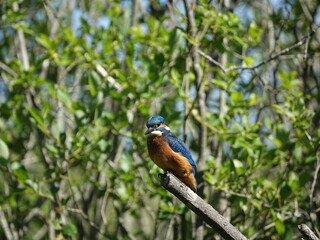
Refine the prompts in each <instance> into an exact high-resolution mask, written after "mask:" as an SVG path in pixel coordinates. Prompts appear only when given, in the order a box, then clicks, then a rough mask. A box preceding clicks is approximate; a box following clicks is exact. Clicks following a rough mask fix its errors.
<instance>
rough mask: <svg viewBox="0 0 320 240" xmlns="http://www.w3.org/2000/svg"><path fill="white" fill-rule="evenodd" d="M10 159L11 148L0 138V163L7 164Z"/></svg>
mask: <svg viewBox="0 0 320 240" xmlns="http://www.w3.org/2000/svg"><path fill="white" fill-rule="evenodd" d="M8 159H9V148H8V146H7V144H6V143H5V142H4V141H2V140H1V139H0V164H1V165H3V166H6V165H7V162H8Z"/></svg>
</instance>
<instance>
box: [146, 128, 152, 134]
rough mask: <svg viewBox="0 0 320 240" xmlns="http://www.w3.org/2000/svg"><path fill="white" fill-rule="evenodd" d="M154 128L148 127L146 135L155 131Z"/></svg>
mask: <svg viewBox="0 0 320 240" xmlns="http://www.w3.org/2000/svg"><path fill="white" fill-rule="evenodd" d="M153 130H154V129H153V128H148V129H147V131H146V132H145V133H144V135H148V134H149V133H151V132H153Z"/></svg>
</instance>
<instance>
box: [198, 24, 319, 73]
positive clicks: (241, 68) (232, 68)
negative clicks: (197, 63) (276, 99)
mask: <svg viewBox="0 0 320 240" xmlns="http://www.w3.org/2000/svg"><path fill="white" fill-rule="evenodd" d="M318 28H319V27H318ZM318 28H316V29H312V31H311V32H310V33H309V34H308V35H306V36H305V37H303V38H302V39H301V40H300V41H299V42H297V43H295V44H293V45H292V46H290V47H287V48H285V49H283V50H282V51H280V52H279V53H277V54H275V55H273V56H271V57H269V58H268V59H265V60H264V61H262V62H261V63H258V64H256V65H254V66H245V67H241V66H232V67H229V68H225V67H223V66H222V64H220V63H219V62H218V61H216V60H214V59H213V58H212V57H210V56H209V55H207V54H205V53H204V52H202V51H201V50H199V51H198V52H199V54H200V55H201V56H203V57H204V58H206V59H207V60H209V61H210V62H211V63H213V64H214V65H216V66H218V67H219V68H220V69H221V70H222V71H223V72H224V73H226V72H229V71H232V70H254V69H256V68H258V67H261V66H262V65H264V64H267V63H269V62H271V61H273V60H275V59H277V58H278V57H280V56H282V55H284V54H287V53H288V52H290V51H291V50H293V49H295V48H298V47H300V46H301V45H303V44H305V43H306V42H308V41H309V40H310V38H311V37H312V36H313V35H314V34H315V33H316V31H317V29H318Z"/></svg>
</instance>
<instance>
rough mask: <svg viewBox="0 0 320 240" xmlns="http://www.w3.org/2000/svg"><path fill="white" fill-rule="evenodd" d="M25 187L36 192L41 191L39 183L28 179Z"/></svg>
mask: <svg viewBox="0 0 320 240" xmlns="http://www.w3.org/2000/svg"><path fill="white" fill-rule="evenodd" d="M24 183H25V185H26V186H28V187H30V188H32V189H33V190H34V191H35V192H38V191H39V185H38V183H36V182H34V181H32V180H31V179H27V180H25V181H24Z"/></svg>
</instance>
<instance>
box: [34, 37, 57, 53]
mask: <svg viewBox="0 0 320 240" xmlns="http://www.w3.org/2000/svg"><path fill="white" fill-rule="evenodd" d="M36 41H37V42H38V43H39V44H40V45H42V46H43V47H45V48H46V49H48V50H50V49H52V48H53V42H52V40H51V39H50V38H49V36H48V35H46V34H41V33H38V34H37V37H36Z"/></svg>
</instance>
